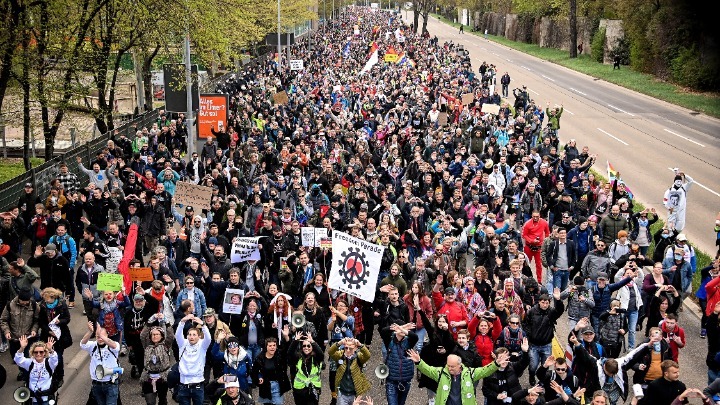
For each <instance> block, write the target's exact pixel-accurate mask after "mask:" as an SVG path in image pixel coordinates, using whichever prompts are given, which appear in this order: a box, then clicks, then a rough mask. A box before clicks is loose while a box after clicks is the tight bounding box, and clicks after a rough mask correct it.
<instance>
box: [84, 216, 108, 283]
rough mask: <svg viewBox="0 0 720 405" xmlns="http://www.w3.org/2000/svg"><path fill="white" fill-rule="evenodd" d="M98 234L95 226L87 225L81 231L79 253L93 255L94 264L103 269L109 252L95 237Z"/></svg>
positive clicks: (102, 242)
mask: <svg viewBox="0 0 720 405" xmlns="http://www.w3.org/2000/svg"><path fill="white" fill-rule="evenodd" d="M100 232H101V231H100V230H99V229H97V228H96V227H95V225H88V227H87V229H85V231H83V243H82V245H81V246H80V253H81V254H85V253H93V255H94V256H95V262H96V263H97V264H99V265H100V266H102V267H103V268H104V267H105V264H106V262H107V259H108V257H110V252H109V251H108V248H107V245H106V244H105V242H104V241H103V240H102V239H100V238H98V237H96V236H95V235H96V234H98V233H100ZM80 291H82V290H80Z"/></svg>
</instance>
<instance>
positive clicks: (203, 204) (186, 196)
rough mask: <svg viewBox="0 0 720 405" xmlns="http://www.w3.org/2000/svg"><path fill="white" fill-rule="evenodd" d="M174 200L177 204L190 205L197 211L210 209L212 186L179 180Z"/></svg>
mask: <svg viewBox="0 0 720 405" xmlns="http://www.w3.org/2000/svg"><path fill="white" fill-rule="evenodd" d="M173 200H174V202H175V205H176V206H178V205H181V206H183V207H187V206H188V205H190V206H192V207H193V208H194V209H195V212H197V213H200V210H210V201H211V200H212V187H207V186H201V185H198V184H193V183H189V182H186V181H179V182H178V183H177V184H176V185H175V195H174V196H173Z"/></svg>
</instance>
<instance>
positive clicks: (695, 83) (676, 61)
mask: <svg viewBox="0 0 720 405" xmlns="http://www.w3.org/2000/svg"><path fill="white" fill-rule="evenodd" d="M670 71H671V75H672V80H673V81H674V82H675V83H677V84H679V85H681V86H685V87H690V88H693V89H698V90H708V89H716V88H717V87H718V78H717V72H716V71H715V69H714V67H713V66H712V64H708V63H704V62H703V60H702V58H701V56H700V52H699V51H698V50H697V48H695V45H693V46H692V47H690V48H686V47H682V48H680V50H679V51H678V54H677V56H675V58H673V60H672V61H671V63H670Z"/></svg>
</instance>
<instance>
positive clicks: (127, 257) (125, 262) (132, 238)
mask: <svg viewBox="0 0 720 405" xmlns="http://www.w3.org/2000/svg"><path fill="white" fill-rule="evenodd" d="M137 240H138V224H137V223H132V224H130V228H129V229H128V233H127V238H126V239H125V250H123V256H122V259H120V263H118V273H119V274H122V275H123V286H125V291H126V292H127V294H130V296H132V294H135V292H134V290H133V285H132V280H131V279H130V261H131V260H132V259H134V258H135V248H136V246H137ZM131 301H132V300H131Z"/></svg>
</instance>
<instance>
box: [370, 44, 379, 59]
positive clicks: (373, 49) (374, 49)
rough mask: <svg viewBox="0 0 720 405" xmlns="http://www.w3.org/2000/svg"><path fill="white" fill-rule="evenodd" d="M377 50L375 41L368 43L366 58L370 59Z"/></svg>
mask: <svg viewBox="0 0 720 405" xmlns="http://www.w3.org/2000/svg"><path fill="white" fill-rule="evenodd" d="M377 50H378V44H377V42H375V41H372V42H371V43H370V50H369V51H368V57H372V54H373V52H375V51H377Z"/></svg>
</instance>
